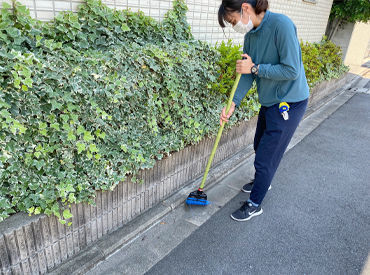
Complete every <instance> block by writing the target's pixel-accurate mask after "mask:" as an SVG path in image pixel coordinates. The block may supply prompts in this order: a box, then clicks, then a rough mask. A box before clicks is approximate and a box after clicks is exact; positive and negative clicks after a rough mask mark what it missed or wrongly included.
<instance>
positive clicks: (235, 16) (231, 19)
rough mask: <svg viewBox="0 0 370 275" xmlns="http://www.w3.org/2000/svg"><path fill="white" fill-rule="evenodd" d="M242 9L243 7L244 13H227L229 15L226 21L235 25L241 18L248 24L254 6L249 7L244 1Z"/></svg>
mask: <svg viewBox="0 0 370 275" xmlns="http://www.w3.org/2000/svg"><path fill="white" fill-rule="evenodd" d="M242 9H243V14H242V13H241V12H237V11H234V12H229V13H228V14H227V17H225V20H226V22H228V23H230V24H231V25H232V26H235V25H236V23H238V22H239V20H242V22H243V23H244V24H248V21H249V16H250V15H249V14H248V13H249V12H250V11H249V10H251V9H252V8H251V7H249V6H248V4H246V3H243V5H242Z"/></svg>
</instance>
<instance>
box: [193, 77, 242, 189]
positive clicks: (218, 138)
mask: <svg viewBox="0 0 370 275" xmlns="http://www.w3.org/2000/svg"><path fill="white" fill-rule="evenodd" d="M240 77H241V74H237V75H236V78H235V82H234V86H233V88H232V90H231V93H230V97H229V101H228V102H227V106H226V114H227V113H228V112H229V110H230V107H231V104H232V102H233V98H234V94H235V91H236V88H237V87H238V84H239V80H240ZM224 126H225V121H222V124H221V127H220V129H219V130H218V134H217V137H216V141H215V144H214V145H213V149H212V153H211V156H210V157H209V160H208V163H207V167H206V171H205V172H204V176H203V179H202V183H201V184H200V187H199V188H200V189H203V187H204V183H205V182H206V179H207V175H208V171H209V169H210V168H211V164H212V161H213V157H214V156H215V153H216V149H217V146H218V142H219V141H220V139H221V135H222V131H223V129H224Z"/></svg>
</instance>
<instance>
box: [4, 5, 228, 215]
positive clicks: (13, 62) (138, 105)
mask: <svg viewBox="0 0 370 275" xmlns="http://www.w3.org/2000/svg"><path fill="white" fill-rule="evenodd" d="M9 8H10V7H9V6H8V5H6V4H4V8H3V10H2V12H1V13H2V16H1V18H0V46H1V50H0V56H1V59H0V122H1V124H0V125H1V128H0V146H1V154H0V219H3V218H5V217H7V216H8V215H9V214H11V213H14V211H28V212H29V213H41V212H44V213H46V214H52V213H53V214H55V215H57V216H58V217H59V218H60V220H61V221H62V222H65V220H66V219H68V218H69V217H70V213H69V211H68V208H67V209H65V211H63V212H61V210H62V209H64V208H65V207H66V206H68V205H70V204H71V203H78V202H83V201H89V202H92V199H93V197H94V192H95V190H99V189H103V190H107V189H112V188H114V186H115V185H116V184H118V182H119V181H122V180H123V179H124V178H125V177H126V176H133V178H132V180H133V181H136V178H135V174H136V173H137V171H138V170H139V169H143V168H150V167H153V165H154V163H155V161H156V160H158V159H161V158H162V157H163V156H164V155H168V154H169V153H170V152H173V151H178V150H180V149H182V148H184V146H185V145H188V144H192V143H197V142H198V141H200V140H201V139H202V138H203V137H204V135H206V134H212V133H214V132H216V131H217V120H218V110H219V109H220V107H221V104H222V95H221V94H219V95H218V96H214V97H210V96H209V94H210V87H211V83H213V82H214V81H215V80H216V77H217V68H216V65H215V64H216V61H217V58H218V52H217V51H216V50H215V49H213V48H212V47H210V46H209V45H208V44H206V43H204V42H201V41H196V40H194V39H193V37H192V36H191V33H190V28H189V25H187V24H185V21H184V15H185V12H186V6H185V5H184V2H183V1H182V0H179V1H175V2H174V9H173V10H171V11H170V12H168V13H167V16H166V18H165V19H164V20H163V21H162V23H161V24H160V23H158V22H156V21H155V20H153V19H151V18H149V17H146V16H144V15H143V14H142V13H139V14H136V13H132V12H130V11H113V10H111V9H109V8H107V7H106V6H105V5H103V4H102V3H101V2H99V1H92V0H89V1H87V3H86V4H85V5H83V6H82V7H81V8H80V10H79V12H78V14H77V15H74V14H72V13H71V12H65V13H62V14H60V15H59V16H58V17H57V18H56V19H55V20H54V21H53V22H51V23H41V22H38V21H36V20H33V19H32V18H31V17H30V16H29V12H28V10H27V9H25V8H24V7H23V6H21V5H19V4H17V5H16V6H15V7H14V9H13V10H9ZM98 22H99V23H98Z"/></svg>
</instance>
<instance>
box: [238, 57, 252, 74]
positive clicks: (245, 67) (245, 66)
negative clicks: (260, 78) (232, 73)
mask: <svg viewBox="0 0 370 275" xmlns="http://www.w3.org/2000/svg"><path fill="white" fill-rule="evenodd" d="M242 57H245V58H246V59H240V60H237V61H236V72H237V73H238V74H250V73H251V69H252V67H253V66H254V63H253V61H252V58H251V57H250V56H249V55H247V54H242Z"/></svg>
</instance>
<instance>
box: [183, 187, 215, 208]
mask: <svg viewBox="0 0 370 275" xmlns="http://www.w3.org/2000/svg"><path fill="white" fill-rule="evenodd" d="M186 204H187V205H200V206H205V205H208V204H209V201H208V200H207V195H206V193H204V192H203V190H201V189H198V190H196V191H194V192H191V193H190V194H189V196H188V198H187V199H186Z"/></svg>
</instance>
